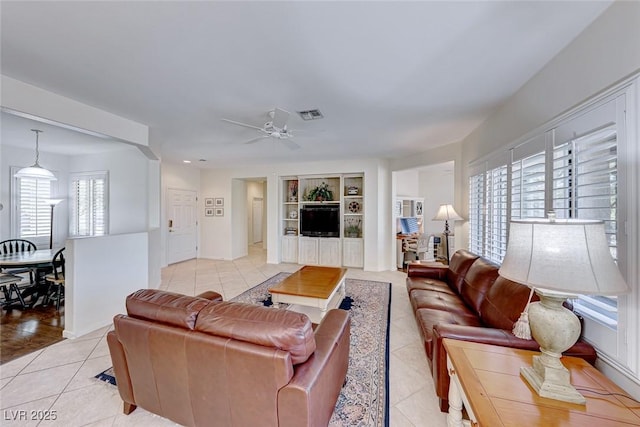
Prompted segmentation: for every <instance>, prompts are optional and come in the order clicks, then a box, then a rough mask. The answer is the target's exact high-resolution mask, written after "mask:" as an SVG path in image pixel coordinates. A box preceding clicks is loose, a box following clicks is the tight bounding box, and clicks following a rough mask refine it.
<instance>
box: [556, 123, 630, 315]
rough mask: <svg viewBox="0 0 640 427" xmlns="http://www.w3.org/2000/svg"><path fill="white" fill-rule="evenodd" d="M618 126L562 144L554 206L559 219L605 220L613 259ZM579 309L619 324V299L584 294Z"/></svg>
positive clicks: (577, 307) (557, 167)
mask: <svg viewBox="0 0 640 427" xmlns="http://www.w3.org/2000/svg"><path fill="white" fill-rule="evenodd" d="M617 151H618V150H617V131H616V125H615V124H610V125H607V126H604V127H601V128H599V129H596V130H593V131H591V132H588V133H587V134H585V135H582V136H580V137H578V138H575V139H572V140H569V141H567V142H564V143H561V144H559V145H557V146H556V147H555V148H554V152H553V208H554V210H555V212H556V215H557V216H558V218H579V219H593V220H601V221H604V224H605V233H606V235H607V241H608V242H609V249H610V251H611V255H612V256H613V259H615V260H617V258H618V241H617V235H618V219H617V217H618V215H617V209H618V160H617ZM576 309H578V310H579V311H581V312H583V313H584V314H587V315H589V316H591V317H593V318H596V319H598V320H600V321H601V322H604V323H605V324H607V325H609V326H615V325H616V324H617V298H616V297H605V296H581V297H580V298H579V300H577V301H576Z"/></svg>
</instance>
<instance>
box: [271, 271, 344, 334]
mask: <svg viewBox="0 0 640 427" xmlns="http://www.w3.org/2000/svg"><path fill="white" fill-rule="evenodd" d="M346 273H347V269H346V268H335V267H317V266H311V265H305V266H304V267H302V268H301V269H300V270H298V271H296V272H295V273H293V274H291V276H289V277H287V278H286V279H284V280H283V281H282V282H280V283H279V284H277V285H275V286H274V287H272V288H269V293H270V294H271V300H272V301H273V303H274V304H275V303H282V304H292V306H290V307H289V310H293V311H297V312H299V313H304V314H306V315H307V316H309V318H310V319H311V321H312V322H313V323H320V320H322V318H323V317H324V315H325V314H326V313H327V311H328V310H329V309H332V308H337V307H338V306H339V305H340V302H342V300H343V299H344V296H345V289H344V276H345V274H346Z"/></svg>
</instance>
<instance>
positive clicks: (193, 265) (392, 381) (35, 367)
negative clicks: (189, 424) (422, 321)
mask: <svg viewBox="0 0 640 427" xmlns="http://www.w3.org/2000/svg"><path fill="white" fill-rule="evenodd" d="M265 260H266V256H265V251H263V250H262V249H260V248H257V247H251V248H250V250H249V256H247V257H244V258H241V259H238V260H235V261H214V260H205V259H198V260H191V261H185V262H182V263H178V264H173V265H170V266H169V267H166V268H164V269H163V270H162V284H161V288H162V289H167V290H170V291H175V292H181V293H184V294H188V295H195V294H198V293H200V292H203V291H206V290H214V291H216V292H219V293H221V294H222V295H224V299H225V300H228V299H230V298H233V297H234V296H236V295H238V294H240V293H241V292H243V291H245V290H247V289H249V288H251V287H253V286H255V285H257V284H259V283H261V282H263V281H264V280H266V279H268V278H269V277H272V276H273V275H275V274H277V273H279V272H281V271H288V272H292V271H295V270H297V269H298V268H299V267H300V266H299V265H296V264H279V265H272V264H266V262H265ZM347 277H351V278H359V279H366V280H377V281H384V282H391V283H392V284H393V285H392V297H391V306H392V307H391V326H390V327H391V331H390V361H389V364H390V372H389V392H390V394H389V396H390V397H389V402H390V418H389V419H390V425H391V426H392V427H412V426H416V427H422V426H429V427H440V426H446V416H445V414H443V413H441V412H440V410H439V408H438V402H437V398H436V396H435V392H434V388H433V381H432V378H431V373H430V371H429V366H428V363H427V361H426V358H425V355H424V350H423V347H422V345H421V343H420V337H419V334H418V331H417V327H416V323H415V320H414V318H413V314H412V312H411V305H410V303H409V299H408V298H407V292H406V288H405V285H404V279H405V277H406V275H405V274H404V273H402V272H398V271H386V272H378V273H373V272H366V271H362V270H358V269H349V271H348V273H347ZM109 329H110V326H106V327H104V328H101V329H99V330H96V331H94V332H92V333H90V334H87V335H84V336H82V337H80V338H76V339H74V340H64V341H62V342H59V343H56V344H54V345H51V346H49V347H47V348H45V349H43V350H39V351H36V352H34V353H31V354H28V355H26V356H23V357H21V358H19V359H16V360H13V361H11V362H9V363H5V364H4V365H1V366H0V399H1V402H0V408H1V413H0V424H1V425H2V426H21V427H25V426H38V425H47V426H48V425H60V426H64V427H74V426H95V427H98V426H99V427H102V426H105V427H106V426H174V425H175V424H174V423H172V422H170V421H168V420H166V419H164V418H161V417H158V416H155V415H153V414H151V413H149V412H146V411H144V410H143V409H141V408H138V409H136V410H135V411H134V412H133V413H132V414H131V415H128V416H126V415H124V414H122V401H121V400H120V396H119V395H118V392H117V390H116V388H115V387H113V386H110V385H107V384H103V383H100V382H99V381H97V380H95V379H94V378H93V377H94V375H96V374H97V373H99V372H102V371H103V370H105V369H107V368H108V367H110V366H111V359H110V357H109V350H108V348H107V344H106V338H105V336H106V333H107V332H108V331H109ZM54 414H55V420H51V419H49V420H46V419H44V418H47V417H48V418H53V417H54Z"/></svg>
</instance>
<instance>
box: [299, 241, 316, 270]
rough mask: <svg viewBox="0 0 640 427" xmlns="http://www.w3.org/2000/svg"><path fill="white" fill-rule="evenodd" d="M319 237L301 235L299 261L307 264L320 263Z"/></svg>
mask: <svg viewBox="0 0 640 427" xmlns="http://www.w3.org/2000/svg"><path fill="white" fill-rule="evenodd" d="M318 240H319V239H318V238H316V237H300V240H298V263H299V264H307V265H318V264H319V262H320V260H319V258H318Z"/></svg>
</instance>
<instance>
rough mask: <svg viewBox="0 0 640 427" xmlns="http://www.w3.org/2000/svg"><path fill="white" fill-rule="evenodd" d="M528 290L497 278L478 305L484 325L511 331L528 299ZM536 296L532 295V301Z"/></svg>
mask: <svg viewBox="0 0 640 427" xmlns="http://www.w3.org/2000/svg"><path fill="white" fill-rule="evenodd" d="M529 292H530V289H529V288H528V287H527V286H524V285H522V284H520V283H517V282H512V281H511V280H509V279H505V278H504V277H502V276H498V278H497V279H496V281H495V282H494V283H493V285H492V286H491V288H490V289H489V292H487V295H486V296H485V298H484V300H483V301H482V304H481V305H480V317H481V318H482V321H483V323H484V324H485V325H487V326H489V327H492V328H497V329H508V330H512V329H513V325H514V323H515V322H516V321H517V320H518V318H519V317H520V313H522V311H523V310H524V308H525V307H526V305H527V301H528V299H529ZM538 299H539V298H538V295H536V294H533V298H532V301H537V300H538Z"/></svg>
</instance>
